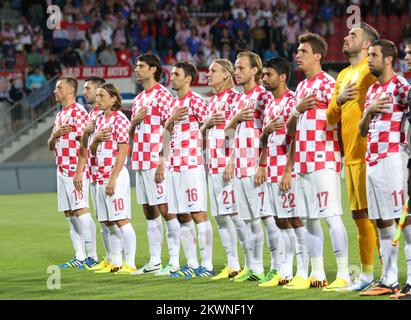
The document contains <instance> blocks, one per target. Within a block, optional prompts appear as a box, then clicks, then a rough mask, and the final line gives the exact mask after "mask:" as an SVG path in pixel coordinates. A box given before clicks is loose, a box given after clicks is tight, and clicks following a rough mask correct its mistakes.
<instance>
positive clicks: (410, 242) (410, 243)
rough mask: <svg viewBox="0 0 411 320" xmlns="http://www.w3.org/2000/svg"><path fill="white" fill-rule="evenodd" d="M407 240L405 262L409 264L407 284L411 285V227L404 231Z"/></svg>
mask: <svg viewBox="0 0 411 320" xmlns="http://www.w3.org/2000/svg"><path fill="white" fill-rule="evenodd" d="M402 233H403V235H404V240H405V249H404V251H405V260H406V262H407V283H408V284H411V225H408V226H406V227H404V228H403V229H402Z"/></svg>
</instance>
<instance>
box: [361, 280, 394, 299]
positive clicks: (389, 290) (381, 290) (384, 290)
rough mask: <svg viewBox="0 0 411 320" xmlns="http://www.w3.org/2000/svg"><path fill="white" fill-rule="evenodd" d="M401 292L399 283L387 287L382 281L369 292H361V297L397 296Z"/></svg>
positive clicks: (369, 289)
mask: <svg viewBox="0 0 411 320" xmlns="http://www.w3.org/2000/svg"><path fill="white" fill-rule="evenodd" d="M398 291H400V289H399V286H398V283H395V284H394V285H391V286H389V285H385V284H383V283H382V281H378V282H377V283H376V284H375V285H373V286H371V287H370V288H368V289H367V290H365V291H363V292H360V296H362V297H370V296H383V295H387V294H391V295H393V294H396V293H397V292H398Z"/></svg>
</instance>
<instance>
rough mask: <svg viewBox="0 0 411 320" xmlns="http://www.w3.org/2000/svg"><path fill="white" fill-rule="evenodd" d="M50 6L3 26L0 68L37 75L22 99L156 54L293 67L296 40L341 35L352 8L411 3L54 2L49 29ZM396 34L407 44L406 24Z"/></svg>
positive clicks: (19, 8)
mask: <svg viewBox="0 0 411 320" xmlns="http://www.w3.org/2000/svg"><path fill="white" fill-rule="evenodd" d="M5 3H6V2H4V3H3V2H2V4H0V7H1V6H3V7H4V6H5ZM50 4H51V1H41V0H39V1H11V7H12V8H13V9H15V10H16V12H18V13H21V17H20V21H19V22H18V23H17V24H15V25H13V26H12V25H11V24H10V23H9V22H6V23H0V26H1V32H0V38H1V40H2V41H1V49H2V50H1V52H0V68H2V69H7V70H22V71H23V72H24V73H25V74H26V75H27V78H28V77H29V76H30V75H31V74H35V76H33V77H32V79H31V80H30V81H28V82H26V83H25V91H26V93H28V92H30V91H31V90H32V89H33V88H38V87H39V86H41V85H42V83H43V82H44V78H45V79H49V78H51V77H52V76H54V75H56V74H58V73H59V72H60V70H61V69H62V68H63V67H71V66H101V65H106V66H112V65H133V64H134V62H135V61H134V60H135V58H136V57H137V56H138V55H139V54H141V53H154V54H156V55H158V56H159V57H160V58H161V61H162V63H163V64H171V63H172V62H173V61H176V60H179V61H181V60H184V59H187V60H190V61H193V62H194V63H195V64H196V65H197V66H199V67H206V66H208V65H209V64H210V62H211V61H212V60H213V59H215V58H224V59H228V60H230V61H232V62H234V60H235V56H236V54H237V53H238V52H240V51H244V50H251V51H253V52H256V53H258V54H260V55H261V56H262V57H263V59H264V60H266V59H269V58H273V57H277V56H281V57H284V58H286V59H287V60H288V61H289V62H294V61H295V52H296V43H297V37H298V35H300V34H302V33H305V32H307V31H310V32H315V33H318V34H321V35H323V36H332V35H333V34H334V32H335V30H337V32H340V31H341V32H344V31H345V29H344V30H340V29H339V28H340V26H336V27H334V20H335V18H337V19H338V17H342V16H343V15H345V14H346V8H347V6H348V5H349V4H356V5H359V6H360V7H361V10H362V11H361V12H362V14H363V15H364V16H367V15H373V16H375V17H377V18H378V17H379V16H381V15H383V16H390V15H397V16H401V15H404V12H408V15H409V16H411V5H410V4H409V3H408V4H407V3H406V1H404V0H400V1H378V0H375V1H344V0H340V1H328V0H324V1H318V0H309V1H286V0H285V1H283V0H278V1H273V0H260V1H248V0H231V1H230V0H225V1H223V0H220V1H218V0H213V1H202V0H197V1H187V0H183V1H168V0H166V1H150V2H149V3H147V2H145V1H137V0H127V1H126V0H108V1H97V0H87V1H80V0H67V1H64V0H59V1H54V2H53V4H55V5H58V6H59V7H60V8H61V12H62V16H63V23H62V29H60V30H59V29H56V30H49V29H48V28H47V27H46V20H47V13H46V12H47V5H50ZM400 32H402V35H403V37H402V38H406V37H405V36H406V35H409V34H410V32H411V29H410V24H409V23H408V24H406V25H405V26H404V30H401V31H400ZM400 49H401V48H400ZM331 58H332V59H339V58H340V57H331ZM36 67H40V68H41V71H39V70H36ZM293 68H295V63H294V65H293ZM41 73H42V74H43V75H44V77H43V76H41Z"/></svg>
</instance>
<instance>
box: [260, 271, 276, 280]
mask: <svg viewBox="0 0 411 320" xmlns="http://www.w3.org/2000/svg"><path fill="white" fill-rule="evenodd" d="M277 274H278V272H277V270H275V269H272V270H270V271H268V272H267V274H266V275H265V277H264V278H263V279H262V280H261V281H260V282H261V283H263V282H267V281H270V280H271V279H272V278H274V276H276V275H277Z"/></svg>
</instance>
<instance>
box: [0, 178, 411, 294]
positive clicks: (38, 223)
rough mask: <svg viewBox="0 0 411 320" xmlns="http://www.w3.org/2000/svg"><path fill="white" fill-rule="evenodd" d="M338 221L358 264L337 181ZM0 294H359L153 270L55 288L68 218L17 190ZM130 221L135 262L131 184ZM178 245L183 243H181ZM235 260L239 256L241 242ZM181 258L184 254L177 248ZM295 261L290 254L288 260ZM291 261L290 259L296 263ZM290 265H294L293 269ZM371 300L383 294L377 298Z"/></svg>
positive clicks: (70, 278) (141, 237) (8, 205)
mask: <svg viewBox="0 0 411 320" xmlns="http://www.w3.org/2000/svg"><path fill="white" fill-rule="evenodd" d="M341 190H342V192H343V194H342V197H343V209H344V216H343V218H344V223H345V226H346V228H347V231H348V236H349V257H350V260H349V262H350V268H351V269H350V270H351V271H352V272H355V270H357V269H358V268H359V255H358V249H357V241H356V227H355V225H354V223H353V221H352V219H351V214H350V212H349V210H348V203H347V197H346V193H345V183H344V182H342V184H341ZM0 203H1V211H0V235H1V242H0V257H1V259H0V270H1V272H0V299H145V300H147V299H148V300H167V299H194V300H196V299H202V300H214V299H230V300H231V299H233V300H241V299H247V300H250V299H251V300H252V299H261V300H263V299H287V300H292V299H333V300H335V299H345V300H348V299H365V298H362V297H359V296H358V294H356V293H350V292H333V293H331V292H330V293H325V292H322V291H321V289H309V290H302V291H295V290H286V289H283V288H259V287H258V286H257V283H255V282H248V283H232V282H230V281H225V280H220V281H216V282H214V281H211V280H209V279H206V278H195V279H191V280H184V279H170V278H168V277H155V276H154V275H141V276H129V275H121V276H120V275H114V274H94V273H92V272H90V271H80V270H62V271H61V288H60V289H53V290H51V289H48V287H47V280H48V278H49V277H50V276H51V274H48V273H47V268H48V267H49V266H50V265H56V264H59V263H62V262H65V261H66V260H68V259H70V258H71V257H72V256H73V249H72V246H71V241H70V238H69V233H68V225H67V222H66V219H65V218H64V216H63V214H62V213H58V212H57V195H56V194H55V193H39V194H22V195H7V196H4V195H3V196H0ZM132 211H133V220H132V224H133V227H134V229H135V231H136V234H137V254H136V263H137V267H140V266H142V265H143V264H144V263H145V262H147V261H148V258H149V252H148V246H147V235H146V222H145V220H144V218H143V213H142V208H141V206H139V205H138V204H137V203H136V199H135V192H134V190H132ZM211 221H212V224H213V227H214V249H213V253H214V256H213V260H214V261H213V262H214V266H215V268H216V270H217V271H218V270H221V269H222V268H223V267H224V264H225V263H226V258H225V254H224V249H223V247H222V246H221V242H220V240H219V237H218V233H217V231H216V229H215V221H214V219H213V218H211ZM323 230H324V243H325V247H324V265H325V270H326V272H327V278H328V280H329V281H332V280H334V277H335V274H336V270H337V267H336V261H335V258H334V256H333V253H332V245H331V241H330V238H329V235H328V228H327V226H326V225H325V224H323ZM97 246H98V253H99V256H100V257H102V256H103V246H102V241H101V237H100V234H99V226H98V225H97ZM403 248H404V243H403V241H402V240H401V247H400V254H399V260H398V262H399V270H400V274H399V280H400V283H401V284H404V282H405V280H406V265H405V259H404V250H403ZM264 250H265V251H264V265H265V270H266V271H268V269H269V261H270V259H269V253H268V250H267V247H265V249H264ZM181 251H182V250H181ZM239 253H240V257H241V261H243V256H242V252H241V249H240V248H239ZM180 258H181V265H184V263H185V261H184V260H183V259H184V258H183V253H182V252H181V254H180ZM294 260H295V259H294ZM167 261H168V257H167V251H166V247H164V248H163V262H167ZM294 264H295V262H294ZM375 268H376V270H375V276H376V277H379V276H380V272H381V267H380V264H379V262H378V261H376V263H375ZM294 270H295V268H294ZM372 299H389V298H388V297H379V298H372Z"/></svg>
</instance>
